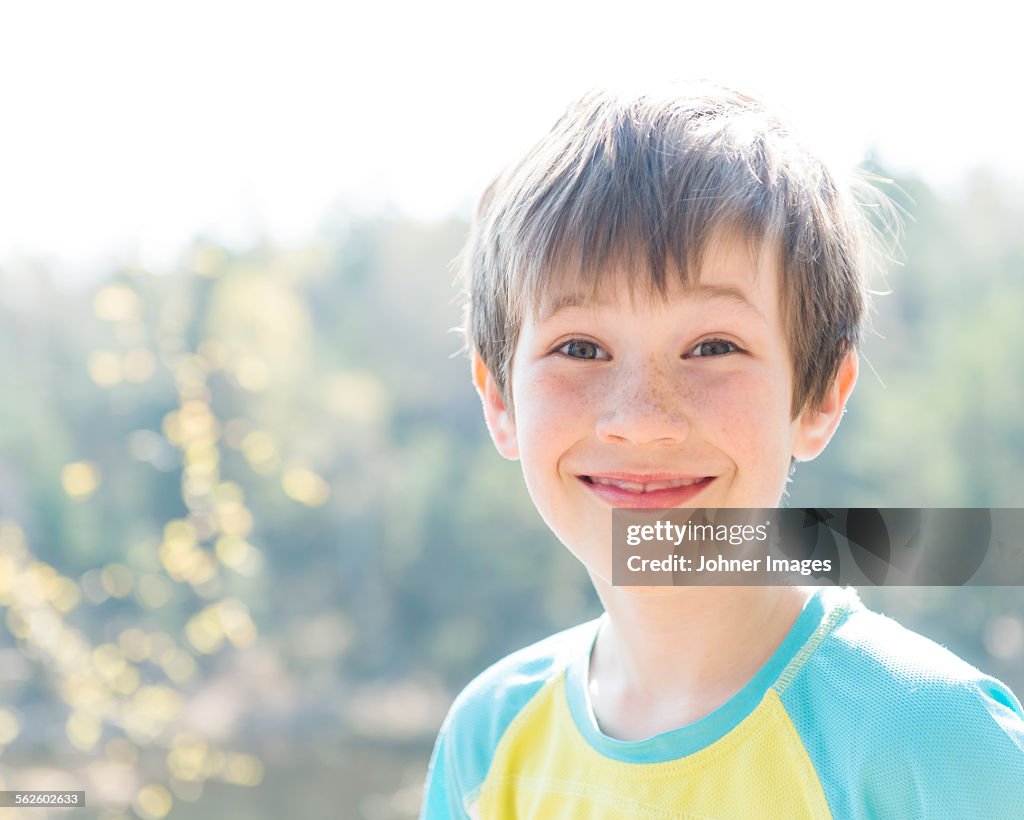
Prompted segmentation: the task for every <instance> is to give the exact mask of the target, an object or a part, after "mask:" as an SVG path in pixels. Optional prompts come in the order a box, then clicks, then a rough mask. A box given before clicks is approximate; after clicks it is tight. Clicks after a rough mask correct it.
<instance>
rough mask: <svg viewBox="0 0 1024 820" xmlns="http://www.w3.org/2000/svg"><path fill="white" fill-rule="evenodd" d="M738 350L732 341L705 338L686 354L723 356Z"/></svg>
mask: <svg viewBox="0 0 1024 820" xmlns="http://www.w3.org/2000/svg"><path fill="white" fill-rule="evenodd" d="M737 350H739V348H738V347H736V345H734V344H733V343H732V342H727V341H725V339H706V340H704V341H703V342H699V343H698V344H697V345H696V346H695V347H694V348H693V349H692V350H691V351H690V352H689V353H688V354H687V355H688V356H690V357H697V356H724V355H725V354H726V353H733V352H735V351H737Z"/></svg>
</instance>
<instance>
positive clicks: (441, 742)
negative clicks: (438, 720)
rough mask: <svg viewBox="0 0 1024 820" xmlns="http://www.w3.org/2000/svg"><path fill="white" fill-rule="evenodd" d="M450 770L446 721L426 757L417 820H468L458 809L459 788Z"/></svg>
mask: <svg viewBox="0 0 1024 820" xmlns="http://www.w3.org/2000/svg"><path fill="white" fill-rule="evenodd" d="M454 769H455V767H454V766H453V765H452V760H451V746H450V743H449V740H448V721H446V722H445V725H444V726H442V727H441V732H440V733H439V734H438V736H437V742H436V743H435V744H434V753H433V754H432V755H431V757H430V768H429V769H428V770H427V785H426V789H425V790H424V793H423V807H422V810H421V812H420V820H447V818H458V820H468V817H469V815H467V814H466V810H465V809H464V808H463V806H462V789H461V788H460V787H459V785H458V783H457V782H456V780H455V770H454Z"/></svg>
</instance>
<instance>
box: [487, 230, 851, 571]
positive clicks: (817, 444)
mask: <svg viewBox="0 0 1024 820" xmlns="http://www.w3.org/2000/svg"><path fill="white" fill-rule="evenodd" d="M606 297H607V298H605V299H602V300H599V301H598V302H596V303H592V304H586V305H583V304H581V305H568V306H562V307H559V308H557V309H555V310H550V309H549V310H547V311H544V312H542V315H541V316H540V317H534V318H529V319H528V320H527V321H526V322H525V323H524V324H523V327H522V330H521V333H520V336H519V341H518V344H517V346H516V350H515V356H514V359H513V366H512V373H511V395H512V397H513V402H514V417H513V414H512V413H510V412H508V409H507V408H506V407H505V405H504V403H503V402H502V400H501V396H500V392H499V391H498V390H497V388H496V386H495V385H494V383H493V381H492V380H491V378H490V375H489V374H488V373H487V370H486V368H485V367H484V366H483V365H482V363H480V362H479V360H477V362H476V363H475V366H474V378H475V381H476V383H477V387H478V389H479V390H480V394H481V398H482V399H483V403H484V411H485V415H486V416H487V421H488V426H489V428H490V430H491V433H492V436H493V437H494V440H495V444H496V445H497V447H498V449H499V451H500V452H501V453H502V455H504V456H506V457H508V458H519V459H520V460H521V461H522V468H523V474H524V476H525V478H526V484H527V487H528V488H529V491H530V495H531V497H532V498H533V501H534V503H535V504H536V506H537V509H538V510H539V511H540V513H541V515H542V516H543V518H544V520H545V521H546V522H547V524H548V526H549V527H551V529H552V530H553V531H554V532H555V534H556V535H557V536H558V537H559V538H560V539H561V540H562V542H563V543H565V544H566V546H568V547H569V549H570V550H572V552H573V553H574V554H575V555H576V556H577V557H578V558H579V559H580V560H581V561H583V563H584V564H585V565H586V566H587V568H588V569H589V570H590V571H591V572H593V573H596V574H597V575H599V576H600V577H602V578H604V579H605V580H609V579H610V578H611V549H610V539H611V510H612V509H613V508H615V507H774V506H776V505H777V504H778V502H779V499H780V498H781V497H782V494H783V490H784V488H785V484H786V480H787V476H788V473H789V467H790V459H791V457H795V458H797V459H801V460H807V459H811V458H814V457H815V456H816V455H818V453H819V452H820V451H821V450H822V449H823V448H824V446H825V445H826V444H827V443H828V440H829V438H830V437H831V435H832V433H833V431H834V430H835V428H836V425H837V424H838V422H839V418H840V416H841V415H842V411H843V406H844V405H845V403H846V399H847V397H848V396H849V393H850V391H851V390H852V388H853V384H854V382H855V380H856V373H857V360H856V354H854V353H851V354H850V355H849V356H847V357H846V360H845V361H844V363H843V366H842V368H841V370H840V373H839V375H838V377H837V379H836V382H835V383H834V385H833V387H832V389H831V391H830V392H829V394H828V395H827V396H826V399H825V401H824V402H823V404H822V405H821V406H820V407H818V408H805V409H804V410H803V411H802V412H801V413H800V414H799V415H798V416H797V417H796V418H795V419H794V418H793V417H792V407H791V402H792V396H793V368H792V364H791V360H790V354H789V348H788V345H787V342H786V332H785V327H784V326H783V321H782V313H781V308H780V300H779V273H778V270H777V269H776V265H775V262H774V255H773V254H770V253H764V254H761V255H760V258H757V257H755V255H754V254H752V253H751V252H750V251H749V249H748V245H747V244H746V243H743V242H740V241H730V240H727V241H723V242H721V243H718V244H714V243H713V244H712V245H711V246H710V249H709V252H708V254H707V256H706V260H705V264H704V268H703V270H702V272H701V276H700V277H699V280H698V282H696V283H691V285H690V286H688V287H687V288H685V289H684V287H683V286H682V285H681V284H679V283H678V282H675V281H674V282H673V284H672V285H671V287H670V290H669V292H668V295H667V298H666V299H665V300H664V301H661V300H658V301H655V302H652V303H645V302H643V301H641V300H638V301H637V303H636V304H635V305H633V304H632V303H631V301H630V297H629V292H628V290H627V289H626V287H625V285H624V284H623V283H622V282H620V283H619V284H618V287H617V288H616V290H615V292H614V293H608V294H606Z"/></svg>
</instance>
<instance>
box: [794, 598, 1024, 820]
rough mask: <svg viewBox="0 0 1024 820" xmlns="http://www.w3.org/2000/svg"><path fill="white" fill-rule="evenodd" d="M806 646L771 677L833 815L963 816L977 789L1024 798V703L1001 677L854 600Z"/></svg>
mask: <svg viewBox="0 0 1024 820" xmlns="http://www.w3.org/2000/svg"><path fill="white" fill-rule="evenodd" d="M812 642H813V639H812ZM812 642H809V643H812ZM801 652H802V653H804V654H805V655H806V657H805V658H804V659H803V663H800V664H799V665H798V669H797V671H796V672H795V674H793V675H792V676H791V678H789V679H787V678H786V676H785V674H784V675H783V677H782V679H780V681H779V683H778V684H777V686H776V689H777V691H779V693H780V699H781V701H782V703H783V705H784V706H785V709H786V712H787V713H788V715H789V718H790V720H791V721H792V723H793V725H794V727H795V729H796V731H797V733H798V735H799V736H800V738H801V741H802V743H803V745H804V747H805V748H806V751H807V753H808V756H809V757H810V759H811V760H812V761H813V763H814V766H815V769H816V770H817V772H818V775H819V778H820V780H821V782H822V786H823V788H824V790H825V792H826V794H827V795H828V796H829V802H830V804H831V805H832V806H833V807H834V811H835V813H836V816H859V814H858V811H860V810H861V809H863V807H871V806H876V807H880V806H886V807H887V810H895V811H897V814H898V815H899V816H920V811H921V810H922V807H927V809H928V816H933V815H934V816H956V814H957V811H958V810H960V809H962V808H963V807H964V805H965V803H964V801H965V800H966V799H967V798H968V797H970V796H972V795H973V798H972V799H973V800H974V801H975V806H976V807H977V806H981V805H982V804H984V805H986V806H989V807H990V808H992V813H990V814H989V815H988V816H992V817H1009V816H1011V814H1007V813H1006V812H1007V811H1009V810H1011V808H1013V805H1015V803H1014V801H1019V800H1021V799H1024V710H1022V708H1021V704H1020V702H1019V701H1018V699H1017V698H1016V697H1015V695H1014V694H1013V692H1012V691H1011V690H1010V689H1009V688H1008V687H1007V686H1005V685H1004V684H1003V683H1001V682H1000V681H998V680H996V679H995V678H992V677H990V676H989V675H986V674H984V673H983V672H981V671H980V670H978V669H977V668H975V667H974V666H972V665H971V664H970V663H968V662H967V661H965V660H963V659H962V658H960V657H958V656H957V655H956V654H954V653H953V652H951V651H950V650H949V649H947V648H945V647H943V646H940V645H939V644H937V643H935V642H934V641H932V640H930V639H928V638H925V637H924V636H922V635H919V634H918V633H916V632H914V631H912V630H910V629H907V628H906V627H904V626H902V625H900V624H899V623H897V622H896V621H894V620H892V619H890V618H888V617H886V616H884V615H881V614H879V613H876V612H873V611H871V610H869V609H866V608H864V607H863V606H860V605H859V602H858V604H857V605H854V606H852V607H850V608H849V611H848V612H847V613H846V614H845V616H844V617H843V618H842V619H841V620H838V621H837V623H836V624H835V625H834V628H832V629H830V630H828V631H827V633H825V634H823V635H822V636H821V638H820V641H819V645H818V646H809V645H805V646H804V647H803V649H802V650H801ZM853 795H859V799H860V800H862V801H863V803H859V804H856V805H855V804H854V803H852V802H849V801H851V800H852V799H853ZM985 801H988V802H985ZM990 804H991V805H990ZM958 807H959V808H958ZM1017 808H1019V806H1017ZM1014 810H1016V809H1014ZM900 812H905V814H900ZM894 816H896V815H894ZM972 816H973V815H972ZM978 816H982V815H978Z"/></svg>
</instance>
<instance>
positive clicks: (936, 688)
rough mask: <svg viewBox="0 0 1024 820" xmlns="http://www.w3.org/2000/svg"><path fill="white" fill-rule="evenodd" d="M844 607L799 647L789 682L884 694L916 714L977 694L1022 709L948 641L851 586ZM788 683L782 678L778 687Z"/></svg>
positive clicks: (839, 694)
mask: <svg viewBox="0 0 1024 820" xmlns="http://www.w3.org/2000/svg"><path fill="white" fill-rule="evenodd" d="M845 610H846V611H845V612H843V613H841V614H840V615H839V617H836V618H835V619H834V620H835V623H834V625H833V626H832V627H831V628H828V627H827V625H825V624H823V626H825V627H826V628H824V629H821V630H820V632H819V635H817V636H814V637H812V638H811V640H810V641H808V643H807V644H805V645H804V647H803V648H802V649H801V650H800V653H799V655H798V657H797V659H795V660H796V662H795V663H794V664H792V665H791V666H792V667H794V668H795V669H796V670H797V671H796V674H795V675H794V676H793V682H792V685H794V686H799V684H800V683H801V678H803V679H804V681H806V682H807V683H808V684H811V685H815V686H823V687H825V688H826V689H827V690H828V691H830V692H831V693H832V697H833V698H834V699H839V698H845V699H853V700H861V699H863V698H871V699H872V700H873V701H876V702H877V701H880V700H882V699H885V700H887V701H890V702H891V703H893V704H894V708H899V707H902V706H906V705H907V704H912V707H913V708H912V712H913V713H915V714H917V715H919V716H921V715H924V714H925V713H926V712H927V711H928V708H929V707H931V706H941V705H942V703H943V701H946V700H948V699H949V698H953V699H959V698H963V697H979V696H990V697H994V698H995V699H997V700H999V701H1000V702H1002V703H1003V705H1005V706H1006V707H1008V708H1010V709H1012V710H1014V711H1017V712H1020V711H1021V705H1020V703H1019V702H1018V701H1017V699H1016V697H1014V695H1013V694H1012V693H1011V692H1010V690H1009V689H1008V688H1007V687H1005V686H1004V685H1003V684H1001V683H1000V682H999V681H997V680H995V679H994V678H992V677H990V676H988V675H986V674H984V673H983V672H981V671H980V670H979V669H977V668H976V667H974V666H972V665H971V664H970V663H968V662H967V661H965V660H964V659H962V658H961V657H959V656H958V655H956V654H955V653H954V652H952V651H950V650H949V649H947V648H946V647H944V646H942V645H940V644H938V643H936V642H935V641H933V640H931V639H929V638H926V637H924V636H923V635H921V634H919V633H917V632H914V631H913V630H911V629H908V628H907V627H905V626H903V625H902V624H900V623H898V622H897V621H895V620H893V619H892V618H889V617H887V616H885V615H882V614H881V613H878V612H874V611H872V610H870V609H868V608H866V607H864V606H863V605H862V604H861V603H860V601H859V599H858V598H857V597H856V596H855V595H854V594H852V592H851V593H848V598H847V606H846V607H845ZM815 638H817V640H815ZM818 643H820V646H818V645H817V644H818ZM801 656H802V657H801ZM788 685H789V684H788V682H787V681H785V680H783V681H781V687H780V688H786V687H787V686H788ZM820 706H821V704H819V707H820ZM910 716H911V715H908V717H910Z"/></svg>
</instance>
